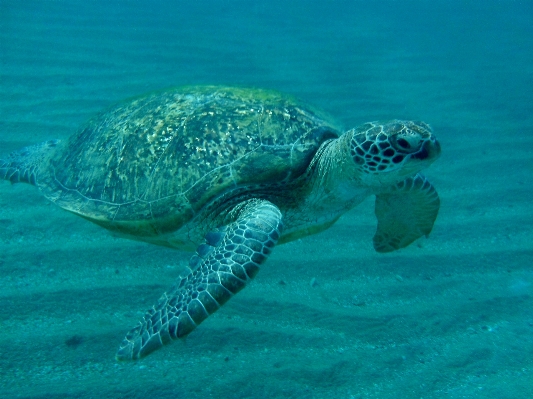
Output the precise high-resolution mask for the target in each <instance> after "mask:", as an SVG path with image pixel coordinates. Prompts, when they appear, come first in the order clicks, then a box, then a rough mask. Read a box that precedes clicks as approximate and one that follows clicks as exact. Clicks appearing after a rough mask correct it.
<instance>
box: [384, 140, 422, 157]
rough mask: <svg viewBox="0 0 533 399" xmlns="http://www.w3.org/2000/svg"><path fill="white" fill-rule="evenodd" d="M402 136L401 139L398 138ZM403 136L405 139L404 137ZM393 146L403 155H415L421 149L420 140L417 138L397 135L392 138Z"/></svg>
mask: <svg viewBox="0 0 533 399" xmlns="http://www.w3.org/2000/svg"><path fill="white" fill-rule="evenodd" d="M398 136H400V137H398ZM402 136H403V137H402ZM390 143H391V145H392V146H393V147H394V148H396V150H398V151H400V152H403V153H408V154H409V153H413V152H416V151H418V149H419V148H420V138H419V137H417V136H408V135H396V136H392V137H391V138H390Z"/></svg>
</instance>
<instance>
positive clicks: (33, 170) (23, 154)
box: [0, 140, 59, 186]
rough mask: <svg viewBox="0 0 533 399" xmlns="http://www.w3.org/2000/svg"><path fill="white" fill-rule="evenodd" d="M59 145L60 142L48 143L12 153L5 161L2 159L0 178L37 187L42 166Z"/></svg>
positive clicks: (51, 141)
mask: <svg viewBox="0 0 533 399" xmlns="http://www.w3.org/2000/svg"><path fill="white" fill-rule="evenodd" d="M58 143H59V140H50V141H46V142H44V143H41V144H37V145H32V146H29V147H25V148H23V149H21V150H18V151H15V152H12V153H11V154H9V155H8V156H7V157H6V158H5V159H0V178H1V179H4V180H9V181H10V182H11V183H29V184H33V185H34V186H35V185H37V178H38V175H39V170H40V168H41V165H43V161H44V160H45V159H47V158H48V157H49V156H50V155H51V153H52V151H53V150H54V149H55V148H56V146H57V144H58Z"/></svg>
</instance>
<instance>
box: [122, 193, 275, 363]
mask: <svg viewBox="0 0 533 399" xmlns="http://www.w3.org/2000/svg"><path fill="white" fill-rule="evenodd" d="M228 218H229V223H228V224H227V225H225V226H222V227H220V228H218V229H216V230H214V231H212V232H209V233H208V234H207V235H206V237H205V244H202V245H200V246H199V247H198V249H197V250H196V253H195V254H194V255H193V257H192V258H191V260H190V264H189V267H190V269H191V272H190V273H189V274H188V275H186V276H183V277H180V278H179V279H178V280H177V282H176V284H175V285H174V286H173V287H172V288H171V289H170V290H169V291H168V292H166V293H165V294H163V296H162V297H161V298H160V299H159V301H158V303H157V304H156V305H155V306H154V307H153V308H152V309H150V310H149V311H148V312H147V313H146V315H145V316H144V317H143V319H142V320H141V322H140V324H139V325H137V326H136V327H135V328H133V329H132V330H130V331H129V332H128V334H127V335H126V337H125V338H124V341H122V344H121V345H120V348H119V350H118V352H117V355H116V358H117V359H118V360H129V359H138V358H141V357H144V356H146V355H148V354H149V353H151V352H153V351H155V350H156V349H159V348H160V347H162V346H163V345H165V344H167V343H169V342H170V341H172V340H175V339H178V338H182V337H185V336H186V335H187V334H189V333H190V332H191V331H192V330H194V329H195V328H196V326H198V325H199V324H200V323H201V322H202V321H204V320H205V319H206V318H207V317H208V316H209V315H210V314H212V313H214V312H215V311H216V310H217V309H218V308H220V306H222V305H223V304H224V303H226V302H227V301H228V299H230V298H231V297H232V296H233V295H234V294H236V293H237V292H239V291H240V290H241V289H243V288H244V286H245V285H246V283H247V282H248V281H249V280H251V279H252V278H253V277H254V276H255V275H256V274H257V272H258V271H259V266H260V265H261V264H262V263H264V262H265V260H266V259H267V257H268V256H269V254H270V252H271V250H272V248H273V247H274V246H275V245H276V242H277V241H278V238H279V236H280V234H281V229H282V221H281V212H280V211H279V209H278V208H277V207H276V206H275V205H273V204H272V203H270V202H268V201H263V200H249V201H246V202H243V203H241V204H238V205H237V206H236V207H235V208H234V209H233V210H232V211H231V212H230V213H229V215H228Z"/></svg>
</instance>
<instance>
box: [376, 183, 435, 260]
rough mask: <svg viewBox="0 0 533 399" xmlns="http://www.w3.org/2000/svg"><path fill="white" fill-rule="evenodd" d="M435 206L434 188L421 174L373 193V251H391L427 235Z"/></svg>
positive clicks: (433, 217)
mask: <svg viewBox="0 0 533 399" xmlns="http://www.w3.org/2000/svg"><path fill="white" fill-rule="evenodd" d="M439 207H440V199H439V195H438V194H437V191H436V190H435V188H434V187H433V186H432V185H431V183H430V182H429V181H428V180H427V179H426V178H425V177H424V176H422V175H421V174H417V175H415V176H414V177H409V178H408V179H405V180H404V181H403V182H401V183H399V184H397V185H396V186H394V187H392V188H391V189H390V190H389V191H386V192H385V193H381V194H378V195H376V205H375V213H376V216H377V218H378V228H377V231H376V234H375V235H374V248H375V249H376V251H377V252H391V251H394V250H397V249H400V248H404V247H406V246H407V245H409V244H411V243H412V242H413V241H415V240H416V239H417V238H419V237H422V236H424V235H425V236H427V235H428V234H429V233H430V232H431V229H432V228H433V223H434V222H435V219H436V218H437V213H438V212H439Z"/></svg>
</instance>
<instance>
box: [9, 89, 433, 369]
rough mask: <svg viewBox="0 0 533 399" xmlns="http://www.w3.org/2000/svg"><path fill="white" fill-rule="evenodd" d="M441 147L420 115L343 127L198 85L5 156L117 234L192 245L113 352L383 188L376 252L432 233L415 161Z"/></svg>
mask: <svg viewBox="0 0 533 399" xmlns="http://www.w3.org/2000/svg"><path fill="white" fill-rule="evenodd" d="M439 154H440V145H439V143H438V141H437V140H436V138H435V136H434V135H433V134H432V131H431V129H430V127H429V126H428V125H427V124H426V123H423V122H413V121H401V120H392V121H387V122H371V123H365V124H363V125H362V126H360V127H358V128H355V129H351V130H348V131H346V132H344V133H341V132H339V130H338V129H337V127H336V124H335V123H332V122H331V120H330V118H328V117H325V116H324V115H322V114H321V113H320V112H318V111H316V110H314V109H313V108H311V107H309V106H307V105H303V104H301V103H300V102H299V101H297V100H294V99H293V98H291V97H289V96H285V95H282V94H279V93H277V92H273V91H269V90H260V89H246V88H234V87H217V86H201V87H187V88H178V89H172V90H168V91H164V92H158V93H152V94H149V95H146V96H144V97H140V98H136V99H133V100H130V101H127V102H125V103H123V104H121V105H118V106H116V107H114V108H111V109H110V110H108V111H107V112H105V113H103V114H101V115H100V116H98V117H96V118H95V119H93V120H92V121H90V122H89V123H88V124H87V125H86V126H85V127H83V128H82V129H81V130H80V131H79V132H78V133H77V134H76V135H74V136H72V137H71V138H69V139H67V140H65V141H48V142H45V143H43V144H40V145H36V146H31V147H27V148H24V149H22V150H21V151H18V152H14V153H12V154H11V155H9V156H7V157H6V158H5V159H4V160H0V177H2V178H3V179H5V180H9V181H11V182H12V183H18V182H25V183H30V184H33V185H34V186H36V187H37V188H39V190H40V191H41V192H42V193H43V194H44V196H45V197H46V198H48V199H49V200H50V201H52V202H54V203H56V204H57V205H59V206H60V207H62V208H64V209H66V210H68V211H70V212H73V213H75V214H78V215H80V216H82V217H84V218H85V219H88V220H90V221H92V222H94V223H97V224H98V225H100V226H103V227H105V228H107V229H109V230H111V231H113V232H115V233H117V234H119V235H121V236H124V237H128V238H132V239H137V240H142V241H146V242H149V243H153V244H159V245H165V246H169V247H174V248H180V249H185V250H193V251H195V253H194V254H193V255H192V257H191V258H190V263H189V268H190V270H189V271H188V273H186V274H185V275H183V276H180V277H179V278H178V280H177V281H176V282H175V284H174V286H172V288H170V290H169V291H167V292H166V293H164V294H163V296H162V297H161V298H160V300H159V301H158V302H157V304H156V305H155V306H153V307H152V308H151V309H150V310H149V311H148V312H147V313H146V315H145V316H144V317H143V319H142V320H141V322H140V323H139V324H138V325H137V326H136V327H135V328H133V329H132V330H131V331H129V332H128V334H127V335H126V337H125V338H124V341H123V342H122V344H121V345H120V347H119V350H118V352H117V355H116V357H117V359H119V360H125V359H137V358H140V357H143V356H145V355H147V354H149V353H150V352H152V351H154V350H156V349H158V348H159V347H161V346H163V345H164V344H166V343H169V342H170V341H172V340H174V339H178V338H182V337H184V336H186V335H187V334H189V333H190V332H191V331H192V330H193V329H194V328H195V327H196V326H198V324H200V323H201V322H202V321H203V320H205V319H206V318H207V317H208V316H209V315H210V314H212V313H213V312H215V311H216V310H217V309H218V308H219V307H220V306H222V305H223V304H224V303H225V302H226V301H227V300H228V299H230V298H231V297H232V296H233V295H234V294H236V293H237V292H238V291H240V290H241V289H242V288H243V287H244V286H245V285H246V284H247V283H248V282H249V281H250V280H251V279H252V278H253V277H254V276H255V275H256V273H257V272H258V271H259V268H260V266H261V265H262V264H263V263H264V262H265V261H266V259H267V258H268V256H269V255H270V253H271V251H272V249H273V248H274V246H275V245H276V243H285V242H288V241H291V240H294V239H297V238H300V237H303V236H307V235H309V234H314V233H318V232H320V231H322V230H324V229H327V228H328V227H330V226H331V225H332V224H333V223H335V221H336V220H337V219H338V218H339V217H340V216H341V215H342V214H344V213H345V212H346V211H348V210H349V209H351V208H353V207H354V206H356V205H357V204H359V203H360V202H361V201H363V199H365V198H366V197H368V196H370V195H375V196H376V203H375V213H376V216H377V219H378V227H377V232H376V234H375V236H374V247H375V249H376V250H377V251H378V252H388V251H393V250H396V249H398V248H402V247H405V246H407V245H409V244H410V243H411V242H413V241H414V240H416V239H417V238H419V237H421V236H423V235H428V234H429V232H430V231H431V229H432V227H433V223H434V221H435V218H436V216H437V212H438V210H439V197H438V195H437V192H436V191H435V189H434V188H433V186H432V185H431V184H430V183H429V182H428V181H427V180H426V178H425V177H424V176H422V175H421V174H419V173H418V172H419V171H420V170H421V169H423V168H425V167H427V166H429V165H430V164H431V163H432V162H433V161H435V159H436V158H437V157H438V156H439Z"/></svg>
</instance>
